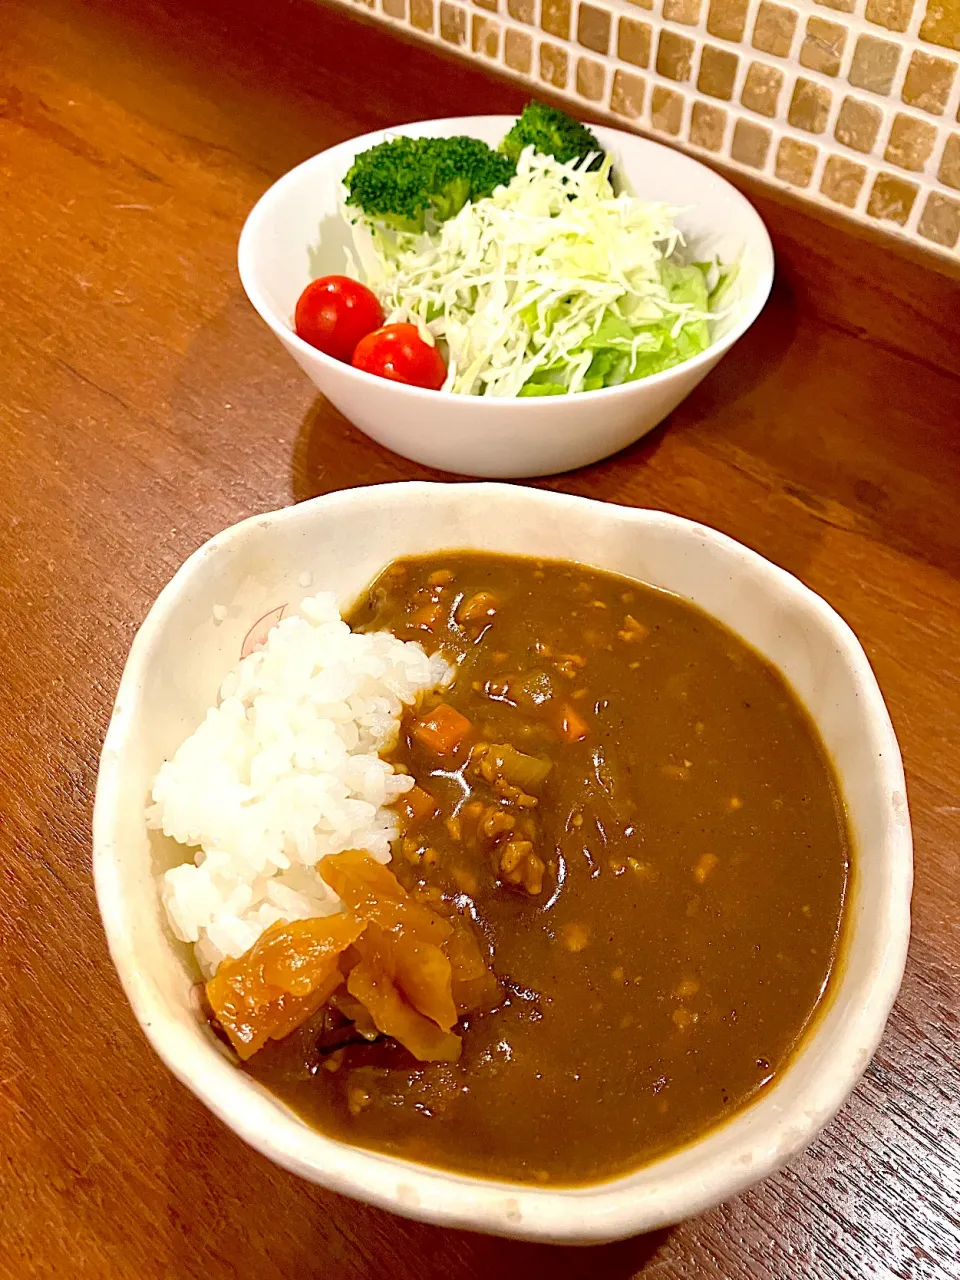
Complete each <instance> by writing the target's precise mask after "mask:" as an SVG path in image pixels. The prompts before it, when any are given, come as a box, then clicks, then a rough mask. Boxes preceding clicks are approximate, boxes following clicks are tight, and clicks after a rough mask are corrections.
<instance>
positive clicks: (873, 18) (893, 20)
mask: <svg viewBox="0 0 960 1280" xmlns="http://www.w3.org/2000/svg"><path fill="white" fill-rule="evenodd" d="M912 13H913V0H867V7H866V10H865V16H866V19H867V21H868V22H875V23H876V24H877V26H880V27H886V28H887V30H888V31H906V29H907V27H908V26H909V25H910V15H911V14H912Z"/></svg>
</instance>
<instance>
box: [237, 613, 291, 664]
mask: <svg viewBox="0 0 960 1280" xmlns="http://www.w3.org/2000/svg"><path fill="white" fill-rule="evenodd" d="M286 607H287V606H286V605H285V604H282V605H280V606H279V607H278V608H276V609H271V610H270V612H269V613H265V614H264V615H263V617H262V618H258V619H257V620H256V622H255V623H254V624H253V626H252V627H251V628H250V630H249V631H248V632H247V634H246V635H245V636H244V637H243V644H242V645H241V646H240V657H241V659H242V658H248V657H249V656H250V654H251V653H254V652H255V651H256V650H257V649H262V648H263V646H264V645H265V644H266V643H267V636H268V635H269V633H270V632H271V631H272V630H273V628H274V627H275V626H276V625H277V623H278V622H279V621H280V619H281V618H282V617H283V611H284V609H286Z"/></svg>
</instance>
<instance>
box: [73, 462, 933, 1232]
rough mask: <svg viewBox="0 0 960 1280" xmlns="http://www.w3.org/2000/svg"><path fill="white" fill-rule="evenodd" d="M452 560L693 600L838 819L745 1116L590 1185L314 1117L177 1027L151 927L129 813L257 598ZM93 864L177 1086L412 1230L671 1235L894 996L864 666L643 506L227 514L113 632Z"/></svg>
mask: <svg viewBox="0 0 960 1280" xmlns="http://www.w3.org/2000/svg"><path fill="white" fill-rule="evenodd" d="M458 548H469V549H475V550H486V551H491V552H500V553H512V554H521V555H528V556H535V557H537V556H539V557H550V558H551V559H564V560H569V561H579V562H580V563H582V564H584V565H588V566H593V567H595V568H598V569H603V570H608V571H611V572H615V573H619V574H622V575H625V576H627V577H630V578H633V579H635V580H637V581H639V582H642V583H648V584H651V585H652V586H654V587H659V588H663V589H666V590H667V591H670V592H673V593H675V595H676V596H678V597H680V598H681V599H682V600H687V601H690V602H692V603H694V604H696V605H697V606H699V607H700V608H701V609H702V610H704V611H705V612H706V613H707V614H709V615H711V616H712V617H713V618H714V619H716V620H717V621H718V622H720V623H722V624H724V625H725V626H726V627H727V628H728V629H729V630H730V631H732V632H734V633H735V635H736V636H738V637H740V638H742V639H743V640H744V641H746V642H747V643H748V644H749V645H750V646H752V648H753V649H754V650H755V651H757V652H758V653H759V654H760V655H761V656H762V657H763V658H765V659H766V660H767V661H768V662H769V663H770V664H772V665H773V667H774V668H776V669H777V671H779V673H780V674H781V675H782V677H784V678H785V680H786V681H787V683H788V685H789V686H790V687H791V688H792V690H793V691H794V692H795V694H796V695H797V697H798V698H799V700H800V702H801V703H802V704H803V706H804V707H805V709H806V712H807V713H808V715H809V717H810V718H811V719H812V721H813V723H814V724H815V726H816V729H817V730H818V732H819V735H820V739H821V740H822V743H823V744H824V746H825V748H826V750H827V752H828V753H829V756H830V758H831V760H832V762H833V769H834V772H835V776H836V781H837V785H838V788H839V792H840V795H841V797H842V802H843V805H844V806H845V810H846V821H847V826H848V830H849V838H850V846H851V851H852V875H851V877H850V879H849V882H848V889H847V899H846V905H845V908H844V928H843V939H842V948H841V952H840V957H839V961H838V963H837V965H836V967H835V969H834V972H833V976H832V978H831V981H830V984H829V987H828V988H827V996H826V998H825V1000H824V1001H823V1003H822V1005H821V1007H820V1008H819V1009H818V1011H817V1014H816V1017H815V1019H814V1020H813V1022H812V1024H811V1025H810V1027H809V1029H808V1030H807V1031H806V1032H805V1033H804V1035H803V1038H802V1039H801V1041H800V1043H799V1047H798V1048H797V1049H796V1050H795V1051H794V1052H793V1054H792V1056H791V1057H790V1058H789V1060H788V1061H787V1062H786V1064H785V1065H784V1066H783V1069H782V1070H781V1071H780V1072H779V1074H778V1076H777V1078H776V1079H775V1080H774V1081H773V1082H772V1083H771V1084H770V1085H769V1086H768V1087H766V1088H764V1089H761V1090H760V1091H759V1092H758V1093H757V1094H756V1098H755V1100H754V1101H752V1102H750V1103H749V1104H748V1105H746V1106H744V1107H743V1109H741V1110H739V1111H737V1112H736V1113H735V1114H733V1115H732V1116H731V1117H730V1118H727V1119H725V1120H724V1121H723V1122H722V1123H719V1124H716V1125H714V1126H713V1127H712V1128H710V1129H709V1131H707V1132H704V1133H701V1134H699V1135H698V1136H696V1137H695V1138H693V1139H692V1140H690V1141H687V1142H686V1144H685V1145H683V1146H681V1147H680V1148H679V1149H675V1150H672V1151H669V1152H668V1154H666V1155H663V1156H660V1157H659V1158H656V1159H654V1160H652V1161H651V1162H649V1163H646V1164H645V1165H643V1167H640V1168H636V1169H633V1170H632V1171H630V1172H627V1173H625V1174H623V1175H621V1176H617V1177H613V1178H610V1179H608V1180H606V1181H600V1182H592V1183H588V1184H585V1185H576V1186H564V1185H562V1181H563V1179H562V1177H561V1178H554V1180H553V1181H552V1182H551V1183H550V1184H547V1185H538V1184H537V1183H536V1182H530V1181H524V1182H517V1181H502V1180H496V1179H493V1178H487V1177H483V1176H474V1175H471V1174H463V1173H454V1172H447V1171H445V1170H444V1169H441V1168H434V1167H429V1166H427V1165H423V1164H418V1163H414V1162H413V1161H410V1160H406V1159H400V1158H397V1157H396V1156H392V1155H385V1154H380V1153H378V1152H377V1151H374V1150H367V1149H362V1148H360V1147H358V1146H353V1145H351V1144H349V1143H346V1142H343V1141H337V1140H335V1139H333V1138H331V1137H327V1136H325V1135H324V1134H323V1133H321V1132H318V1131H317V1130H316V1129H314V1128H311V1127H310V1126H309V1125H308V1124H307V1123H305V1122H304V1121H303V1120H302V1119H300V1117H299V1116H298V1115H297V1114H296V1113H295V1112H294V1111H293V1110H292V1109H290V1108H289V1107H287V1106H286V1105H284V1103H283V1102H281V1101H280V1100H279V1098H278V1097H276V1096H274V1095H273V1094H272V1093H271V1092H269V1091H268V1090H267V1089H265V1088H264V1087H262V1085H261V1084H260V1083H259V1082H258V1081H257V1080H255V1079H252V1078H251V1077H250V1076H249V1075H248V1074H246V1073H242V1072H240V1071H239V1070H237V1068H236V1066H235V1065H234V1064H233V1062H231V1061H230V1060H229V1056H228V1055H227V1054H225V1052H224V1050H223V1047H222V1046H221V1044H220V1043H219V1042H218V1041H217V1040H216V1038H215V1037H214V1035H213V1033H212V1031H211V1030H210V1028H209V1026H208V1025H207V1024H206V1023H205V1021H203V1020H201V1019H198V1016H197V1011H196V1003H195V1000H194V998H193V989H194V986H195V983H196V979H197V973H196V970H195V969H194V968H193V966H192V961H191V959H190V958H189V956H188V955H187V949H186V948H185V947H183V946H182V945H181V944H178V943H176V942H175V941H174V939H173V938H172V937H171V935H170V934H169V932H168V930H167V928H166V926H165V924H164V921H163V919H162V914H161V909H160V903H159V898H158V894H157V887H156V879H155V877H156V874H157V871H158V870H161V869H162V868H163V866H164V865H169V861H168V862H167V863H165V862H164V859H165V858H166V859H168V860H169V851H164V849H163V847H162V842H159V841H158V838H157V837H156V835H155V833H149V832H148V831H147V828H146V823H145V817H144V808H145V801H146V798H147V796H148V793H149V790H150V787H151V783H152V779H153V776H154V774H155V772H156V770H157V768H158V766H159V764H160V763H161V762H162V760H163V759H165V758H166V757H167V756H169V755H170V754H171V752H172V750H173V749H175V748H176V746H177V745H178V744H179V742H180V741H181V740H182V739H183V737H184V736H185V735H186V734H187V733H188V732H190V731H191V730H192V729H193V727H194V726H195V724H196V722H197V719H198V717H199V716H200V715H201V714H202V713H203V711H204V709H205V708H206V706H207V705H208V704H209V702H210V700H211V698H212V696H213V692H214V691H215V690H216V688H217V686H218V684H219V681H220V678H221V677H222V675H223V674H224V672H225V671H226V670H227V669H229V668H230V667H231V666H232V665H233V662H234V661H235V654H236V649H237V647H238V644H239V640H240V638H241V635H242V632H243V630H244V629H245V628H246V626H247V625H249V621H252V620H254V619H257V618H259V617H260V616H261V615H262V614H264V613H265V612H266V611H267V610H268V609H270V608H272V607H273V606H274V605H275V603H276V601H277V600H278V599H291V600H295V599H299V597H300V596H301V595H302V594H303V589H302V587H301V586H300V585H299V584H300V580H301V575H302V574H303V573H304V572H305V571H306V572H309V573H310V574H311V575H312V580H313V584H314V586H315V587H316V588H321V587H322V588H326V589H332V590H335V591H336V592H337V593H338V595H339V597H340V599H341V601H342V604H343V607H344V608H346V607H348V606H349V605H350V604H352V602H353V601H355V600H356V599H357V598H358V596H359V595H360V594H361V593H362V592H363V591H364V589H365V588H366V587H367V586H368V585H369V583H370V582H371V581H372V580H373V579H374V578H375V577H376V576H377V574H378V573H379V572H380V571H381V570H382V569H383V568H384V567H385V566H386V565H387V564H389V563H390V562H392V561H393V560H395V559H396V558H398V557H401V556H412V555H418V554H426V553H430V552H436V551H441V550H453V549H458ZM214 604H218V605H227V606H228V608H229V618H230V619H235V621H228V622H223V620H222V618H220V619H215V618H214V613H213V606H214ZM220 612H221V613H222V611H220ZM235 633H236V634H235ZM611 694H612V695H615V694H616V691H615V690H611ZM94 870H95V876H96V886H97V895H98V900H99V903H100V908H101V912H102V915H103V920H104V925H105V929H106V932H107V937H108V940H109V944H110V949H111V954H112V956H113V959H114V962H115V964H116V967H117V970H118V972H119V974H120V977H121V980H122V982H123V985H124V987H125V990H126V992H127V995H128V997H129V999H130V1002H131V1004H132V1006H133V1009H134V1012H135V1013H136V1016H137V1018H138V1019H139V1021H140V1023H141V1025H142V1027H143V1029H144V1031H145V1033H146V1035H147V1036H148V1038H149V1039H150V1041H151V1043H152V1044H153V1046H154V1047H155V1049H156V1050H157V1052H158V1053H159V1054H160V1056H161V1057H162V1058H163V1060H164V1061H165V1062H166V1063H167V1065H168V1066H169V1067H170V1069H171V1070H172V1071H173V1072H174V1074H175V1075H176V1076H177V1077H178V1078H179V1079H180V1080H181V1081H183V1082H184V1083H185V1084H186V1085H187V1086H188V1087H189V1088H191V1089H192V1090H193V1091H194V1092H195V1093H196V1094H197V1096H198V1097H200V1098H201V1099H202V1100H203V1101H204V1102H205V1103H206V1104H207V1106H209V1107H210V1108H211V1110H213V1111H214V1112H215V1113H216V1114H217V1115H218V1116H219V1117H220V1118H221V1119H222V1120H223V1121H224V1122H225V1123H226V1124H228V1125H229V1126H230V1127H231V1128H232V1129H233V1130H234V1131H235V1132H237V1133H238V1134H239V1135H240V1136H241V1137H243V1138H244V1139H245V1140H246V1141H248V1142H249V1143H251V1144H252V1145H253V1146H254V1147H256V1148H257V1149H258V1150H259V1151H261V1152H263V1154H265V1155H266V1156H268V1157H270V1158H271V1159H273V1160H275V1161H277V1162H278V1163H279V1164H281V1165H283V1166H284V1167H286V1168H288V1169H290V1170H292V1171H293V1172H295V1173H298V1174H300V1175H301V1176H303V1177H305V1178H308V1179H310V1180H313V1181H315V1182H318V1183H320V1184H322V1185H324V1186H326V1187H329V1188H331V1189H333V1190H336V1191H339V1192H341V1193H343V1194H345V1195H349V1196H353V1197H356V1198H358V1199H361V1200H366V1201H369V1202H371V1203H374V1204H378V1205H380V1206H383V1207H385V1208H388V1209H391V1210H393V1211H394V1212H397V1213H401V1214H404V1215H406V1216H409V1217H415V1218H419V1219H423V1220H425V1221H429V1222H435V1223H440V1224H444V1225H447V1226H453V1227H464V1228H470V1229H474V1230H480V1231H487V1232H493V1233H496V1234H500V1235H506V1236H514V1237H519V1238H527V1239H538V1240H547V1241H557V1242H567V1243H574V1242H575V1243H590V1242H601V1241H609V1240H613V1239H617V1238H622V1237H625V1236H629V1235H632V1234H635V1233H638V1232H642V1231H648V1230H651V1229H654V1228H656V1227H661V1226H664V1225H666V1224H669V1223H672V1222H676V1221H678V1220H680V1219H682V1218H685V1217H688V1216H690V1215H692V1214H696V1213H698V1212H700V1211H702V1210H704V1209H706V1208H708V1207H710V1206H711V1205H714V1204H716V1203H718V1202H720V1201H722V1200H724V1199H726V1198H728V1197H730V1196H731V1195H734V1194H736V1193H737V1192H739V1191H741V1190H743V1189H744V1188H745V1187H747V1186H748V1185H750V1184H751V1183H754V1182H756V1181H757V1180H759V1179H760V1178H763V1177H765V1176H766V1175H767V1174H769V1173H771V1172H772V1171H773V1170H775V1169H777V1168H779V1167H780V1166H782V1165H784V1164H785V1163H786V1162H788V1161H789V1160H790V1159H791V1157H793V1156H794V1155H795V1154H796V1153H797V1152H798V1151H800V1150H801V1149H802V1148H803V1147H804V1146H805V1145H806V1144H807V1143H809V1142H810V1141H811V1140H812V1139H813V1138H814V1137H815V1136H816V1134H817V1133H818V1132H819V1130H820V1129H821V1128H822V1127H823V1126H824V1125H825V1124H826V1123H827V1122H828V1121H829V1120H830V1118H831V1117H832V1116H833V1115H834V1114H835V1112H836V1111H837V1110H838V1108H839V1107H840V1106H842V1104H843V1102H844V1101H845V1099H846V1097H847V1096H848V1094H849V1093H850V1091H851V1090H852V1089H853V1087H854V1086H855V1084H856V1082H857V1080H858V1079H859V1077H860V1075H861V1073H862V1072H863V1070H864V1068H865V1067H866V1065H867V1063H868V1062H869V1060H870V1057H871V1055H872V1054H873V1052H874V1050H875V1048H876V1046H877V1044H878V1042H879V1039H880V1036H881V1033H882V1031H883V1027H884V1024H885V1021H886V1018H887V1015H888V1014H889V1011H890V1009H891V1006H892V1004H893V1001H894V999H895V998H896V994H897V991H898V989H899V985H900V981H901V977H902V973H903V966H904V961H905V957H906V949H907V942H908V937H909V912H910V892H911V883H912V845H911V834H910V822H909V815H908V809H907V801H906V792H905V786H904V777H903V769H902V764H901V759H900V753H899V749H898V746H897V741H896V738H895V736H894V733H893V729H892V726H891V724H890V719H889V716H888V714H887V711H886V708H885V706H884V703H883V699H882V697H881V694H880V691H879V689H878V687H877V683H876V680H875V678H874V675H873V672H872V671H871V669H870V666H869V663H868V661H867V659H866V657H865V655H864V653H863V650H862V649H861V647H860V645H859V643H858V642H857V640H856V638H855V636H854V635H853V633H852V632H851V631H850V629H849V628H848V627H847V626H846V624H845V623H844V622H843V621H842V620H841V619H840V618H839V617H838V615H837V614H836V613H835V612H834V611H833V610H832V609H831V608H830V607H829V606H828V605H827V604H825V603H824V601H823V600H821V599H820V598H819V597H817V596H816V595H814V594H813V593H812V592H810V591H809V590H808V589H807V588H806V587H804V586H803V585H802V584H801V583H800V582H799V581H797V580H796V579H795V578H793V577H791V576H790V575H789V574H787V573H785V572H784V571H782V570H781V569H778V568H777V567H776V566H774V565H772V564H771V563H769V562H768V561H766V560H764V559H763V558H762V557H760V556H758V555H757V554H756V553H754V552H752V551H749V550H748V549H747V548H745V547H743V546H741V545H739V544H738V543H736V542H733V541H732V540H731V539H729V538H727V537H725V536H723V535H722V534H719V533H716V532H715V531H713V530H711V529H708V528H705V527H704V526H702V525H698V524H694V523H692V522H690V521H687V520H683V519H681V518H679V517H677V516H673V515H667V514H665V513H662V512H657V511H647V510H633V509H627V508H623V507H617V506H613V505H606V504H601V503H596V502H591V501H587V500H585V499H581V498H575V497H569V496H566V495H561V494H554V493H546V492H540V491H534V490H527V489H521V488H516V487H512V486H501V485H489V484H477V485H458V486H446V485H429V484H397V485H385V486H378V487H370V488H365V489H357V490H351V491H346V492H342V493H337V494H331V495H329V496H327V497H323V498H318V499H315V500H313V501H311V502H307V503H303V504H302V505H300V506H296V507H291V508H288V509H286V510H283V511H279V512H275V513H272V514H269V515H264V516H258V517H254V518H252V519H250V520H247V521H244V522H243V523H241V524H239V525H236V526H234V527H233V528H231V529H228V530H226V531H224V532H223V533H221V534H219V535H218V536H217V537H215V538H213V539H211V541H210V542H208V543H207V544H205V545H204V546H203V547H201V548H200V550H199V551H197V552H196V553H195V554H194V555H193V556H191V557H190V559H189V560H188V561H187V562H186V563H185V564H184V566H183V567H182V568H181V570H180V571H179V572H178V574H177V575H176V576H175V578H174V579H173V581H172V582H171V583H170V584H169V585H168V586H167V587H166V588H165V589H164V591H163V592H162V593H161V595H160V597H159V598H158V600H157V602H156V604H155V605H154V607H153V609H152V610H151V612H150V614H149V615H148V617H147V619H146V621H145V622H144V623H143V625H142V627H141V629H140V631H139V633H138V635H137V637H136V639H135V641H134V644H133V647H132V649H131V653H130V657H129V659H128V662H127V666H126V669H125V671H124V674H123V678H122V681H121V685H120V689H119V692H118V695H117V701H116V706H115V709H114V713H113V718H112V720H111V724H110V728H109V731H108V734H107V738H106V741H105V744H104V750H103V756H102V760H101V766H100V774H99V778H98V785H97V797H96V808H95V815H94Z"/></svg>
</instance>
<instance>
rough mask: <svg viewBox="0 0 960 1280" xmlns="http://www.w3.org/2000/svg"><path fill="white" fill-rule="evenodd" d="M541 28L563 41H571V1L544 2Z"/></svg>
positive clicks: (554, 0)
mask: <svg viewBox="0 0 960 1280" xmlns="http://www.w3.org/2000/svg"><path fill="white" fill-rule="evenodd" d="M540 26H541V27H542V28H543V29H544V31H546V32H548V33H549V34H550V35H552V36H559V37H560V39H561V40H569V39H570V0H543V4H542V5H541V6H540Z"/></svg>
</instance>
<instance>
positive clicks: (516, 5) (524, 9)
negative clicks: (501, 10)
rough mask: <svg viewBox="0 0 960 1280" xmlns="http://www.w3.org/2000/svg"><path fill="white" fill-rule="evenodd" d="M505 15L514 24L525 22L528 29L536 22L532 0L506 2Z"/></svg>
mask: <svg viewBox="0 0 960 1280" xmlns="http://www.w3.org/2000/svg"><path fill="white" fill-rule="evenodd" d="M507 13H509V15H510V17H511V18H513V19H514V20H515V21H516V22H525V23H526V24H527V26H528V27H532V26H533V25H534V22H535V21H536V19H535V16H534V14H535V6H534V2H533V0H507Z"/></svg>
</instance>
